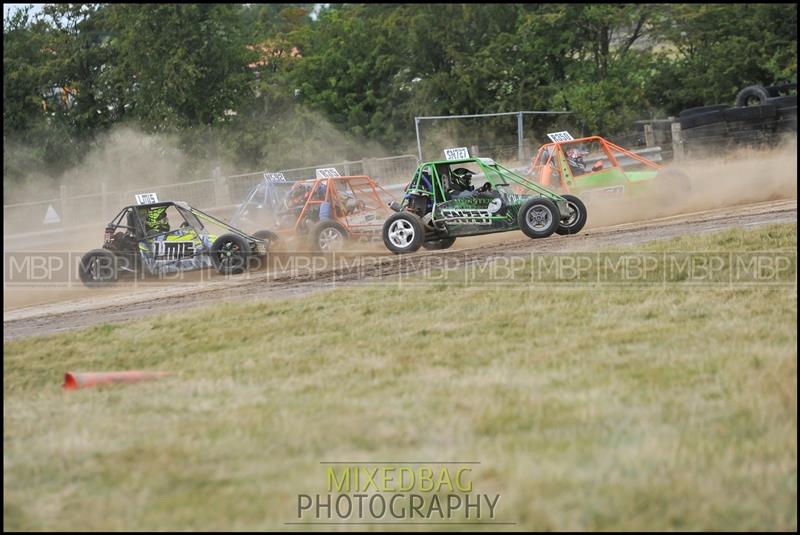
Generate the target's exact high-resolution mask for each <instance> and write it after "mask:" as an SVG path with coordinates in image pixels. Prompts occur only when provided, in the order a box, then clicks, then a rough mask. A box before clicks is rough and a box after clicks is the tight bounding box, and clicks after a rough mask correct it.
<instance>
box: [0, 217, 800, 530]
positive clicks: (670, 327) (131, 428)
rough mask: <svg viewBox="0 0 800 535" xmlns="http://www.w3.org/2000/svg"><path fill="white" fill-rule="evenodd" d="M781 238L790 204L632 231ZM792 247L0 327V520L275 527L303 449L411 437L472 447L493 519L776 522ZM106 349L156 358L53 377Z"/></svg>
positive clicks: (314, 484)
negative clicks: (769, 216) (60, 326)
mask: <svg viewBox="0 0 800 535" xmlns="http://www.w3.org/2000/svg"><path fill="white" fill-rule="evenodd" d="M796 250H797V227H796V225H776V226H769V227H761V228H758V229H751V230H731V231H726V232H722V233H717V234H711V235H703V236H692V237H685V238H681V239H677V240H671V241H662V242H654V243H651V244H646V245H644V246H639V247H636V251H643V252H651V253H659V252H665V251H670V252H691V251H721V252H753V251H785V252H788V253H789V254H794V255H795V257H796ZM659 269H663V266H661V267H660V268H659ZM793 269H794V270H793V271H792V272H791V273H790V275H789V276H788V277H787V278H785V280H783V284H778V285H767V284H764V285H759V284H742V285H714V284H708V285H702V284H701V285H692V284H690V283H689V282H684V281H681V280H680V279H677V280H668V283H667V284H657V283H654V284H647V285H642V286H631V287H629V288H627V287H625V286H619V285H617V286H613V287H603V286H599V287H598V286H593V285H590V284H572V285H564V286H558V285H552V286H551V285H545V284H537V285H530V284H526V283H525V275H526V273H528V272H529V271H530V266H525V267H524V268H523V269H522V270H521V275H520V277H518V282H517V283H516V284H505V285H491V284H488V283H487V284H484V283H481V282H475V283H472V284H469V285H465V284H464V283H463V282H459V281H461V280H462V279H463V277H460V275H459V274H455V275H454V276H453V277H452V280H451V281H450V282H448V281H442V280H440V281H438V282H435V283H430V284H416V285H407V286H405V287H397V286H396V285H395V286H392V285H387V286H385V287H383V286H375V285H372V286H366V285H365V287H363V288H357V289H352V288H350V289H337V290H334V291H330V292H324V293H320V294H317V295H316V296H310V297H303V298H294V299H289V300H282V301H274V302H261V303H256V304H241V305H237V304H225V305H221V306H218V307H215V308H213V309H204V310H198V311H194V312H188V313H186V314H184V315H180V316H177V315H176V316H169V317H158V318H152V319H148V320H144V321H137V322H135V323H128V324H119V325H102V326H99V327H96V328H92V329H89V330H84V331H79V332H75V333H69V334H63V335H57V336H50V337H43V338H35V339H27V340H21V341H14V342H10V343H5V344H4V358H3V368H4V382H3V389H4V413H3V421H4V430H3V441H4V453H3V474H4V477H3V490H4V498H3V505H4V507H3V509H4V521H3V524H4V529H6V530H22V529H29V530H65V529H66V530H84V529H85V530H115V529H116V530H118V529H129V530H130V529H133V530H146V529H156V530H158V529H178V530H182V529H201V530H205V529H291V528H292V526H289V525H286V523H288V522H292V521H295V520H297V515H296V504H297V499H298V498H297V495H298V494H313V493H321V492H324V491H325V490H326V488H325V482H326V480H325V472H324V467H323V465H321V464H320V463H321V462H326V461H349V462H354V461H363V462H383V461H422V460H427V461H437V462H444V461H474V462H479V463H480V464H479V465H474V471H473V477H472V479H473V481H474V487H475V490H476V491H479V492H484V493H491V494H493V495H494V494H495V493H496V494H500V496H501V498H500V501H499V503H498V505H497V510H496V513H497V517H496V518H495V520H497V521H500V522H506V523H509V525H505V524H504V525H501V526H495V527H498V528H499V529H520V528H522V529H534V530H542V529H548V530H556V529H557V530H613V529H620V530H640V529H642V530H662V529H677V530H687V529H692V530H795V529H796V528H797V330H796V321H797V288H796V268H793ZM526 270H528V271H526ZM667 278H668V279H669V277H667ZM127 369H146V370H169V371H172V372H175V375H173V376H172V377H170V378H167V379H162V380H160V381H155V382H150V383H141V384H138V385H131V386H118V387H111V388H97V389H87V390H81V391H75V392H65V391H63V390H62V389H61V388H60V385H61V382H62V381H63V374H64V372H65V371H68V370H70V371H74V370H85V371H88V370H95V371H107V370H127ZM323 527H324V528H326V529H330V528H331V526H323ZM348 527H349V528H351V529H352V528H354V527H356V526H348ZM380 527H381V526H375V525H369V526H365V527H364V528H362V529H377V528H380ZM406 527H407V526H406ZM425 527H426V528H427V529H431V528H432V527H435V526H425ZM458 527H459V526H457V525H452V526H445V528H446V529H456V528H458ZM461 527H463V526H461ZM356 528H357V527H356ZM412 528H413V526H412Z"/></svg>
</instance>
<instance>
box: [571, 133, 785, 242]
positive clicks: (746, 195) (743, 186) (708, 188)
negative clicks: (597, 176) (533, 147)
mask: <svg viewBox="0 0 800 535" xmlns="http://www.w3.org/2000/svg"><path fill="white" fill-rule="evenodd" d="M666 170H676V171H679V172H682V173H683V174H685V175H686V177H687V178H688V181H689V185H690V191H689V192H688V193H687V192H684V191H682V190H681V189H680V188H675V189H666V190H664V189H659V190H657V191H653V192H648V194H645V195H642V196H640V197H635V198H633V197H629V198H625V199H621V200H618V201H610V202H609V201H607V202H594V203H591V204H589V203H587V211H588V213H589V219H588V222H587V228H591V227H599V226H605V225H613V224H618V223H629V222H634V221H641V220H645V219H652V218H657V217H667V216H671V215H678V214H686V213H692V212H698V211H702V210H711V209H714V208H723V207H729V206H737V205H742V204H750V203H755V202H761V201H771V200H779V199H796V198H797V140H796V138H795V139H792V140H787V141H786V142H784V143H783V144H782V145H780V146H779V147H776V148H774V149H769V150H757V149H750V148H743V149H738V150H735V151H732V152H729V153H725V154H722V155H716V156H709V157H706V158H692V159H687V160H684V161H678V162H672V163H670V164H669V165H667V166H666Z"/></svg>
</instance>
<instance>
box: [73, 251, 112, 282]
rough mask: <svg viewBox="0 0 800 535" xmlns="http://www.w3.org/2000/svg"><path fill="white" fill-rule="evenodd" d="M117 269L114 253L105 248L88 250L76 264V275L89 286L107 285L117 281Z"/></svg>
mask: <svg viewBox="0 0 800 535" xmlns="http://www.w3.org/2000/svg"><path fill="white" fill-rule="evenodd" d="M118 271H119V269H118V265H117V257H116V255H115V254H114V253H112V252H111V251H108V250H106V249H93V250H91V251H89V252H88V253H86V254H85V255H83V257H82V258H81V263H80V266H78V276H79V277H80V279H81V282H82V283H83V284H85V285H86V286H88V287H89V288H98V287H102V286H109V285H111V284H113V283H115V282H117V277H118Z"/></svg>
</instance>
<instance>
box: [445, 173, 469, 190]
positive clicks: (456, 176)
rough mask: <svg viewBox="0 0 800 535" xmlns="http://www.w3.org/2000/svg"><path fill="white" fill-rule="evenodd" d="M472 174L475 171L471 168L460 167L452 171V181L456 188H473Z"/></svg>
mask: <svg viewBox="0 0 800 535" xmlns="http://www.w3.org/2000/svg"><path fill="white" fill-rule="evenodd" d="M472 175H473V173H472V171H470V170H469V169H466V168H464V167H459V168H458V169H454V170H453V171H452V172H451V173H450V182H451V184H452V185H453V186H454V188H455V189H459V190H461V191H468V190H472Z"/></svg>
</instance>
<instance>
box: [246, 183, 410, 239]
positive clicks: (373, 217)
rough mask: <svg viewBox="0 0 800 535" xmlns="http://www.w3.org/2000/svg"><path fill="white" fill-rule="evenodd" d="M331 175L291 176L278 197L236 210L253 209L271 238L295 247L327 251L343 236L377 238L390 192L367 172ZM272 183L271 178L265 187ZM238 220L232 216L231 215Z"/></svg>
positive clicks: (392, 199) (390, 198)
mask: <svg viewBox="0 0 800 535" xmlns="http://www.w3.org/2000/svg"><path fill="white" fill-rule="evenodd" d="M318 171H319V170H318ZM319 174H320V173H318V175H319ZM336 175H337V176H320V177H319V178H315V179H310V180H299V181H295V182H292V183H291V188H290V189H289V191H288V192H286V193H285V194H283V195H282V198H278V197H277V196H273V197H272V199H273V200H272V201H270V202H263V203H260V204H259V205H258V209H257V210H252V209H251V210H247V211H244V210H242V209H241V208H240V210H239V212H237V213H243V214H244V213H248V214H254V215H250V217H251V218H252V217H255V214H256V213H257V214H259V215H258V216H257V217H258V218H259V219H258V221H259V223H263V222H265V221H268V222H270V223H271V224H270V227H269V228H271V229H272V230H274V233H273V236H274V238H275V239H279V240H280V241H281V242H283V243H284V244H285V246H290V245H298V244H299V245H300V247H301V248H302V247H309V246H310V248H311V250H313V251H321V252H331V251H336V250H340V249H341V248H342V247H343V246H344V245H345V244H346V243H347V242H348V241H375V240H380V237H381V228H382V225H383V221H384V220H385V219H386V218H387V217H389V216H390V215H391V214H392V211H391V210H390V209H389V204H390V203H391V202H394V201H395V199H394V197H393V196H392V195H391V194H389V193H388V192H387V191H386V190H384V189H383V188H382V187H381V186H380V185H378V184H377V183H376V182H375V181H374V180H372V178H370V177H369V176H338V173H336ZM276 186H277V184H275V183H273V184H272V185H271V186H269V187H271V188H275V187H276ZM281 186H283V185H281ZM265 191H266V189H265ZM257 196H260V194H258V195H257ZM265 199H266V197H265ZM248 202H249V201H248ZM251 204H252V203H251ZM238 221H240V219H239V218H238V217H234V219H232V222H238Z"/></svg>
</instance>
